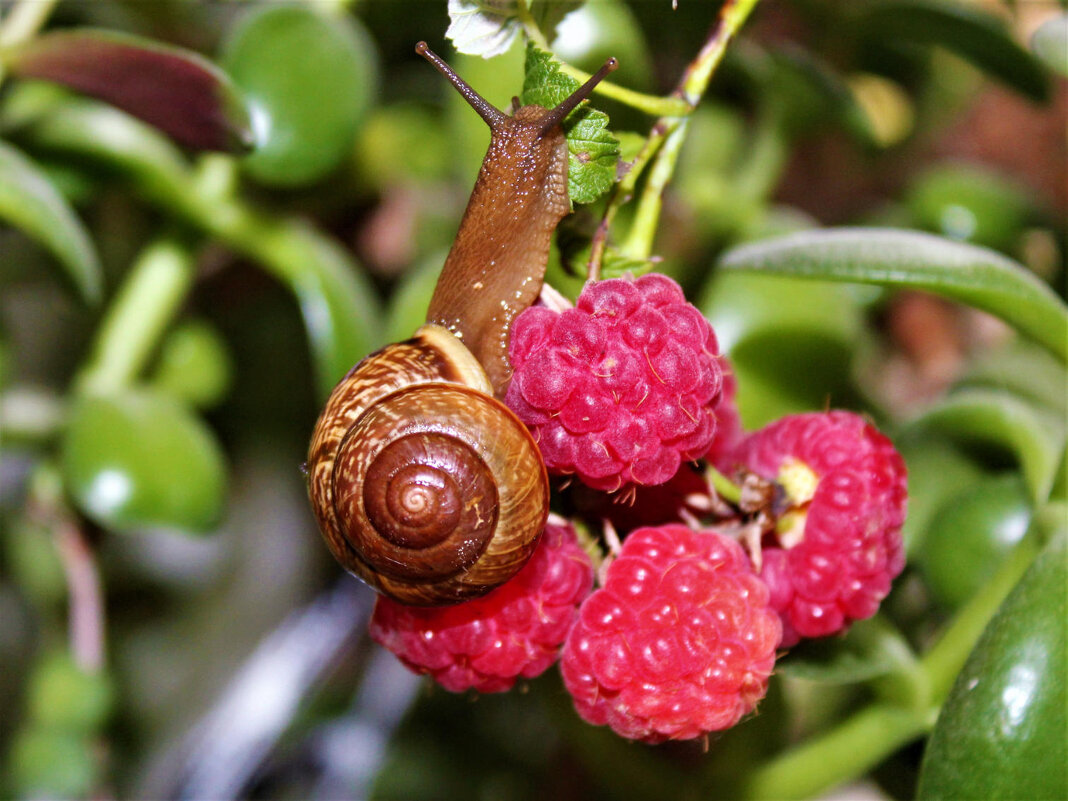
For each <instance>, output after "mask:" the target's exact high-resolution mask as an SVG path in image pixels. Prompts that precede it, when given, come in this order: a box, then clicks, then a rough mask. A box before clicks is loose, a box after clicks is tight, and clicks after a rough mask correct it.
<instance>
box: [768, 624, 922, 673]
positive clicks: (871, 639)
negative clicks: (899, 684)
mask: <svg viewBox="0 0 1068 801" xmlns="http://www.w3.org/2000/svg"><path fill="white" fill-rule="evenodd" d="M914 661H915V658H914V656H913V654H912V651H911V649H910V648H909V645H908V643H907V642H906V641H905V638H904V637H902V636H901V633H900V632H898V631H897V629H895V628H894V627H893V626H892V625H890V624H889V623H887V622H886V621H885V620H883V619H882V618H880V617H873V618H869V619H868V620H861V621H859V622H857V623H855V624H853V626H852V627H851V628H850V629H849V631H848V632H847V633H846V634H845V635H844V636H842V637H832V638H828V637H825V638H822V639H818V640H806V641H804V642H802V643H801V644H800V645H798V646H797V647H795V648H793V649H791V650H790V652H789V654H787V656H786V657H784V658H783V659H780V660H779V661H778V662H777V663H776V664H775V672H776V673H782V674H784V675H786V676H790V677H791V678H796V679H805V680H807V681H815V682H820V683H822V684H854V683H857V682H862V681H868V680H869V679H873V678H876V677H878V676H887V675H889V674H891V673H893V672H895V671H897V670H899V669H900V668H901V667H902V666H903V665H912V664H913V662H914Z"/></svg>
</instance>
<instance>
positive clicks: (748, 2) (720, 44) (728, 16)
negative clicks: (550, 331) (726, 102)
mask: <svg viewBox="0 0 1068 801" xmlns="http://www.w3.org/2000/svg"><path fill="white" fill-rule="evenodd" d="M758 2H760V0H728V2H727V3H726V4H725V5H724V6H723V7H722V8H721V9H720V14H719V24H718V25H717V26H716V29H715V32H714V33H713V34H712V36H711V37H710V38H709V39H708V41H707V42H705V45H704V46H703V47H702V48H701V51H700V52H699V53H698V54H697V56H696V58H694V60H693V61H692V62H690V65H689V66H688V67H687V68H686V71H685V72H684V73H683V75H682V78H681V79H680V80H679V85H678V87H676V89H675V91H674V92H673V93H672V95H671V98H670V99H671V100H673V102H674V104H675V105H674V107H673V108H670V109H667V108H665V109H663V111H665V112H666V113H662V114H661V115H660V118H659V119H658V120H657V121H656V123H655V124H654V125H653V127H652V130H651V131H650V133H649V136H648V138H647V139H646V142H645V146H644V147H643V148H642V151H641V153H639V156H638V158H637V159H635V162H634V164H633V165H631V168H630V171H629V172H628V173H627V175H626V176H624V178H623V180H622V181H621V182H620V184H619V185H617V188H616V191H615V192H613V194H612V197H611V198H610V199H609V201H608V205H607V207H606V209H605V212H604V217H603V219H602V222H601V235H600V236H599V237H598V241H596V242H594V247H593V249H592V251H591V256H590V264H589V274H590V275H596V274H599V272H600V266H601V260H602V258H603V255H604V250H605V245H606V241H607V230H608V227H609V225H610V223H611V221H612V219H613V218H614V217H615V215H616V212H617V211H618V207H619V206H621V205H622V204H624V203H626V202H627V201H628V200H629V199H630V197H631V195H632V193H633V188H634V187H635V186H636V184H637V182H638V179H639V178H640V177H641V174H642V172H643V170H644V167H645V165H646V164H648V163H649V162H650V161H652V164H653V168H652V173H651V175H650V177H649V181H648V183H647V184H646V188H645V190H644V191H643V192H642V195H641V199H640V200H639V206H638V210H637V214H636V215H635V218H634V224H633V225H632V227H631V230H630V233H629V234H628V236H627V238H626V242H625V244H624V245H623V247H622V251H623V252H624V254H625V255H627V256H629V257H631V258H637V259H644V258H648V256H649V254H650V253H651V252H652V247H653V240H654V238H655V235H656V230H657V228H658V226H659V222H660V211H661V209H662V207H663V201H662V197H663V194H664V189H665V188H666V187H667V184H668V183H669V182H670V180H671V178H672V176H673V175H674V172H675V167H676V165H677V164H678V157H679V152H680V151H681V148H682V143H683V141H684V140H685V134H686V128H687V121H688V119H689V116H690V115H691V114H692V113H693V111H694V109H695V108H696V107H697V104H698V103H699V102H700V100H701V98H702V97H703V96H704V93H705V91H706V90H707V89H708V84H709V81H710V80H711V79H712V75H713V74H714V73H715V71H716V67H718V66H719V64H720V62H721V61H722V60H723V55H724V53H726V51H727V46H728V45H729V44H730V43H731V41H733V39H734V38H735V36H737V34H738V31H739V29H740V28H741V27H742V25H743V24H744V23H745V21H746V19H748V17H749V15H750V14H751V13H752V11H753V9H754V8H755V7H756V5H757V3H758ZM520 5H522V4H520ZM528 33H529V31H528Z"/></svg>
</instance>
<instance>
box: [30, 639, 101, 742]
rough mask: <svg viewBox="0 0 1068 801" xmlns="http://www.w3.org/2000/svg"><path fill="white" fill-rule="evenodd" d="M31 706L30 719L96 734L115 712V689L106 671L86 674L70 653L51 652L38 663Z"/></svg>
mask: <svg viewBox="0 0 1068 801" xmlns="http://www.w3.org/2000/svg"><path fill="white" fill-rule="evenodd" d="M27 695H28V699H27V706H28V708H29V714H30V719H31V720H33V721H34V723H37V724H39V725H41V726H43V727H47V728H50V729H62V730H63V731H66V732H70V733H72V734H93V733H94V732H96V731H98V730H99V729H100V728H101V727H102V726H103V725H104V723H105V721H106V720H107V717H108V715H109V714H110V712H111V706H112V699H113V695H114V693H113V691H112V687H111V684H110V683H109V682H108V679H107V676H106V675H105V674H103V673H86V672H85V671H83V670H82V669H81V668H79V667H78V666H77V665H76V664H75V663H74V660H73V659H71V657H70V655H69V654H67V653H51V654H48V655H47V656H45V657H44V658H43V659H42V660H41V661H40V662H39V663H38V664H37V665H35V666H34V670H33V673H32V674H31V675H30V681H29V689H28V693H27Z"/></svg>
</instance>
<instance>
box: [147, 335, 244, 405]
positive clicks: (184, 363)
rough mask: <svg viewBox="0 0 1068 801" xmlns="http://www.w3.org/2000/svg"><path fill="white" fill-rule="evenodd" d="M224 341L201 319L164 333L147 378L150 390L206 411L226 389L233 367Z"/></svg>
mask: <svg viewBox="0 0 1068 801" xmlns="http://www.w3.org/2000/svg"><path fill="white" fill-rule="evenodd" d="M231 362H232V360H231V358H230V352H229V350H228V348H227V345H226V342H225V341H224V340H223V338H222V336H221V335H220V334H219V332H218V331H217V330H216V329H215V327H214V326H212V325H210V324H209V323H207V322H205V321H204V320H188V321H186V322H184V323H182V324H181V325H179V326H177V327H176V328H175V329H174V330H173V331H171V332H170V333H169V334H167V337H166V339H164V340H163V345H162V346H161V348H160V354H159V361H158V362H157V363H156V366H155V369H154V370H153V371H152V376H151V378H150V379H149V382H150V384H151V385H152V387H153V388H154V389H157V390H159V391H160V392H162V393H164V394H166V395H170V396H172V397H175V398H178V399H179V400H181V401H184V402H185V403H188V404H190V405H191V406H196V407H198V408H201V409H210V408H211V407H212V406H215V405H217V404H219V403H220V402H221V401H222V400H223V399H224V398H225V397H226V394H227V392H228V391H229V389H230V383H231V379H232V375H233V365H232V363H231Z"/></svg>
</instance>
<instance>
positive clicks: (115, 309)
mask: <svg viewBox="0 0 1068 801" xmlns="http://www.w3.org/2000/svg"><path fill="white" fill-rule="evenodd" d="M193 269H194V268H193V259H192V256H191V255H190V254H189V252H188V251H187V250H186V249H185V248H183V247H182V246H181V245H179V244H177V243H176V242H173V241H171V240H166V239H164V240H160V241H158V242H155V243H154V244H152V245H149V246H148V247H147V248H145V250H144V251H143V252H142V253H141V255H140V257H139V258H138V260H137V261H136V262H135V263H134V265H133V267H132V268H131V270H130V273H129V275H128V276H127V278H126V280H125V282H124V283H123V285H122V287H121V288H120V289H119V292H118V294H117V295H116V297H115V299H114V300H113V301H112V303H111V307H110V308H109V309H108V312H107V315H106V316H105V318H104V321H103V323H102V324H101V326H100V330H99V332H98V333H97V337H96V341H95V342H94V344H93V347H92V351H91V354H90V356H89V359H88V361H87V362H86V365H85V368H84V369H83V371H82V373H81V375H80V376H79V378H78V389H79V390H82V391H88V392H110V391H114V390H116V389H119V388H121V387H123V386H125V385H127V384H129V383H130V382H131V381H132V380H133V379H134V378H136V377H137V375H138V374H139V373H140V372H141V370H143V369H144V366H145V363H146V362H147V360H148V357H149V356H150V355H151V353H152V351H153V350H154V349H155V348H156V346H157V345H158V343H159V339H160V336H161V335H162V334H163V331H164V330H166V328H167V326H168V325H169V324H170V322H171V320H172V319H173V318H174V315H175V313H176V312H177V311H178V308H179V307H180V306H181V304H182V303H183V302H184V301H185V298H186V295H187V294H188V292H189V288H190V287H191V286H192V283H193Z"/></svg>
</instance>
